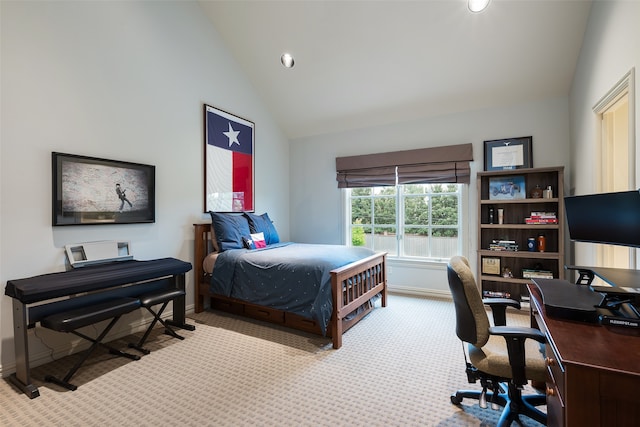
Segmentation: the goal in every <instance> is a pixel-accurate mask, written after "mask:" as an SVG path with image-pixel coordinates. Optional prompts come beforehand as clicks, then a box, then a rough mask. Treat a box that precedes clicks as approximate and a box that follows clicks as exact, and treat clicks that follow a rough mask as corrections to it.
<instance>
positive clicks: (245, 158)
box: [204, 105, 255, 212]
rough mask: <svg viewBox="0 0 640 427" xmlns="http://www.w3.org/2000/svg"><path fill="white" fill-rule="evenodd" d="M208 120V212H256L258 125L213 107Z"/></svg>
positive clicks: (208, 108)
mask: <svg viewBox="0 0 640 427" xmlns="http://www.w3.org/2000/svg"><path fill="white" fill-rule="evenodd" d="M204 117H205V136H204V137H205V195H204V199H205V200H204V203H205V211H215V212H242V211H249V212H252V211H253V210H254V206H253V204H254V194H253V187H254V182H253V169H254V167H253V165H254V163H253V150H254V130H255V124H254V123H253V122H250V121H248V120H245V119H243V118H241V117H238V116H234V115H233V114H229V113H227V112H226V111H222V110H219V109H217V108H214V107H212V106H210V105H205V106H204Z"/></svg>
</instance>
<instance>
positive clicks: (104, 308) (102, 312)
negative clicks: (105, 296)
mask: <svg viewBox="0 0 640 427" xmlns="http://www.w3.org/2000/svg"><path fill="white" fill-rule="evenodd" d="M139 307H140V300H139V299H137V298H118V299H113V300H108V301H103V302H100V303H98V304H94V305H89V306H86V307H81V308H77V309H74V310H70V311H66V312H61V313H56V314H52V315H51V316H47V317H45V318H44V319H42V320H41V321H40V324H41V325H42V326H43V327H45V328H48V329H52V330H54V331H58V332H70V333H72V334H74V335H77V336H79V337H80V338H84V339H85V340H87V341H91V342H92V343H93V344H92V345H91V347H89V348H88V349H87V350H86V351H85V352H84V354H83V355H82V356H81V357H80V358H79V359H78V361H77V362H76V364H75V365H74V366H73V367H72V368H71V370H70V371H69V372H68V373H67V375H66V376H65V377H64V379H62V380H60V379H58V378H55V377H53V376H51V375H47V376H46V377H45V380H46V381H49V382H53V383H56V384H58V385H61V386H62V387H65V388H67V389H69V390H75V389H77V388H78V387H77V386H75V385H73V384H71V383H69V380H70V379H71V377H72V376H73V375H74V374H75V373H76V371H77V370H78V369H79V368H80V366H81V365H82V364H83V363H84V362H85V360H87V358H88V357H89V355H90V354H91V353H92V352H93V351H94V350H95V349H96V348H97V347H98V346H99V345H101V346H103V347H105V348H107V349H109V352H110V353H111V354H115V355H117V356H123V357H128V358H130V359H133V360H138V359H140V356H136V355H133V354H129V353H125V352H123V351H120V350H117V349H115V348H113V347H111V346H109V345H107V344H105V343H103V342H102V340H103V339H104V338H105V337H106V336H107V334H108V333H109V331H110V330H111V328H113V326H114V325H115V324H116V322H117V321H118V319H120V317H121V316H122V315H123V314H126V313H129V312H132V311H133V310H136V309H137V308H139ZM107 319H111V322H109V324H108V325H107V326H106V327H105V328H104V330H103V331H102V332H101V333H100V334H99V335H98V337H97V338H91V337H89V336H87V335H85V334H83V333H81V332H78V331H77V329H80V328H82V327H84V326H89V325H92V324H94V323H98V322H101V321H103V320H107Z"/></svg>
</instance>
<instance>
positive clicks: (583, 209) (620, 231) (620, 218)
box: [564, 191, 640, 247]
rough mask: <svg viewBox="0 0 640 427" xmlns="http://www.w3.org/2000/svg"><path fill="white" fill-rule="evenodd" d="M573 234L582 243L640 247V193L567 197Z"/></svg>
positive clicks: (568, 221) (567, 209) (568, 218)
mask: <svg viewBox="0 0 640 427" xmlns="http://www.w3.org/2000/svg"><path fill="white" fill-rule="evenodd" d="M564 201H565V209H566V212H567V225H568V227H569V237H570V238H571V240H575V241H578V242H592V243H604V244H608V245H622V246H633V247H640V192H639V191H621V192H616V193H600V194H589V195H585V196H569V197H565V198H564Z"/></svg>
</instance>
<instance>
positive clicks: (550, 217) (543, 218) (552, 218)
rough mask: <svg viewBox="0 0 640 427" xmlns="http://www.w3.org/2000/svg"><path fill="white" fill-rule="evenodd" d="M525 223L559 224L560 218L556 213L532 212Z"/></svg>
mask: <svg viewBox="0 0 640 427" xmlns="http://www.w3.org/2000/svg"><path fill="white" fill-rule="evenodd" d="M524 222H525V223H526V224H557V223H558V217H557V216H556V213H555V212H531V215H530V216H529V217H527V218H525V219H524Z"/></svg>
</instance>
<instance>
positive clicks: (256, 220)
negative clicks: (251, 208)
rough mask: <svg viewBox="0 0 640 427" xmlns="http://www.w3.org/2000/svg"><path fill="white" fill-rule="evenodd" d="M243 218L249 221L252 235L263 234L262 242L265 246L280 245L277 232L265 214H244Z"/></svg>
mask: <svg viewBox="0 0 640 427" xmlns="http://www.w3.org/2000/svg"><path fill="white" fill-rule="evenodd" d="M244 216H245V217H247V220H248V221H249V230H251V232H252V233H254V234H255V233H264V240H265V242H266V244H267V245H272V244H274V243H280V236H278V231H277V230H276V227H275V226H274V225H273V222H272V221H271V219H270V218H269V215H267V213H266V212H265V213H263V214H262V215H256V214H252V213H249V212H245V213H244Z"/></svg>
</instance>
